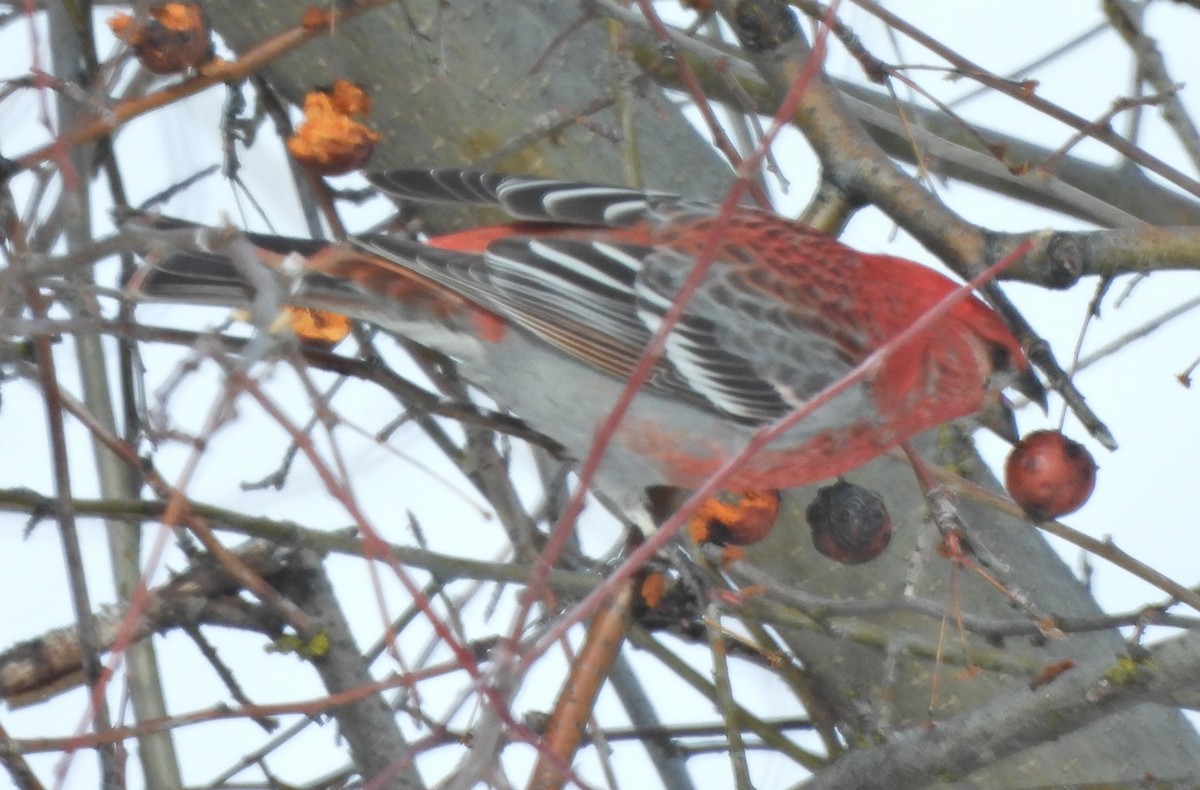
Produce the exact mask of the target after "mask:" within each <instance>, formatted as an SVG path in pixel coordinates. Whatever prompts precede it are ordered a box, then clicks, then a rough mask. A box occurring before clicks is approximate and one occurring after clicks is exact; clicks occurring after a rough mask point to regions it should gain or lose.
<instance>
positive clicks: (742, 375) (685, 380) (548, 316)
mask: <svg viewBox="0 0 1200 790" xmlns="http://www.w3.org/2000/svg"><path fill="white" fill-rule="evenodd" d="M368 179H369V180H370V181H371V183H372V184H374V185H375V186H376V187H378V188H379V189H381V190H382V191H383V192H385V193H387V194H389V195H391V196H393V197H395V198H400V199H404V200H418V201H449V202H460V203H475V204H491V205H494V206H497V207H498V208H500V209H503V210H504V211H505V212H507V213H508V214H509V215H510V216H511V217H512V218H513V219H514V221H513V222H511V223H509V224H504V225H497V226H490V227H482V228H475V229H472V230H467V231H464V232H461V233H454V234H450V235H446V236H439V237H435V238H430V239H428V240H426V241H424V242H419V241H412V240H409V239H405V238H399V237H396V236H388V235H364V236H358V237H355V238H353V239H351V240H350V241H349V242H346V243H343V244H324V243H318V242H313V241H308V240H305V241H299V240H287V239H280V238H278V237H263V236H254V235H251V236H250V237H249V238H250V240H251V242H253V243H255V244H256V245H257V246H258V254H259V257H260V258H261V259H262V260H263V261H264V262H266V263H269V264H274V265H276V266H277V267H278V264H279V262H280V260H281V259H282V253H283V252H285V251H287V250H299V251H300V252H302V253H303V254H304V255H305V256H306V258H307V260H306V262H305V274H304V275H303V277H302V279H301V280H300V282H299V283H298V284H297V287H296V288H295V289H294V291H293V296H292V297H291V300H292V301H293V302H294V303H295V304H297V305H300V306H305V307H314V308H319V309H324V310H330V311H336V312H341V313H345V314H347V315H349V316H352V317H354V318H358V319H362V320H366V321H369V322H372V323H374V324H377V325H379V326H381V327H383V328H385V329H387V330H390V331H394V332H396V333H398V334H400V335H403V336H405V337H407V338H410V339H411V340H414V341H416V342H418V343H421V344H425V345H428V346H430V347H432V348H435V349H437V350H440V351H442V352H444V353H446V354H448V355H450V356H451V357H454V358H455V359H457V360H458V361H459V362H460V363H461V366H462V371H463V374H464V376H465V377H466V378H467V379H468V380H470V381H472V382H473V383H474V384H476V385H477V386H479V387H480V388H481V389H482V390H483V391H485V392H487V393H488V394H489V395H490V396H491V397H493V398H494V399H495V400H496V401H497V402H498V403H500V404H502V405H503V406H505V407H506V408H509V409H511V410H512V411H513V412H514V413H515V414H517V415H518V416H519V417H521V418H522V419H524V420H525V421H526V422H527V423H529V424H530V425H531V426H532V427H534V428H536V429H537V430H539V431H541V432H543V433H545V434H546V435H548V436H550V437H552V438H553V439H555V440H557V441H558V442H559V443H561V444H562V445H563V446H564V447H566V448H567V450H568V451H569V452H570V453H572V454H573V455H574V457H576V458H583V457H584V456H585V455H586V454H587V453H588V451H589V448H590V447H591V445H592V442H593V440H594V438H595V437H594V433H595V429H596V426H597V424H598V423H599V422H600V421H601V420H602V419H603V418H604V417H605V416H606V415H607V414H608V413H609V411H610V410H611V407H612V405H613V403H614V402H615V401H616V400H617V397H618V394H619V393H620V392H621V389H622V388H623V387H624V385H625V380H626V378H627V376H628V375H629V373H630V371H631V370H632V368H633V366H634V365H635V363H636V361H637V360H638V358H639V356H640V355H641V353H642V351H643V349H644V348H645V346H646V344H647V342H648V341H649V340H650V338H651V336H652V334H653V332H654V331H655V329H656V328H657V327H658V326H659V324H660V322H661V320H662V318H663V315H664V313H665V312H666V311H667V309H668V308H669V306H670V305H671V304H672V301H673V299H674V298H675V294H676V293H677V291H678V290H679V288H680V285H681V284H682V283H683V281H684V279H685V278H686V277H687V276H688V273H689V272H690V271H691V270H692V267H693V264H694V263H695V262H696V260H697V259H698V258H699V257H700V256H701V255H702V253H704V252H705V249H704V248H705V246H706V245H712V246H715V250H712V249H710V250H708V252H709V254H710V255H712V260H713V263H712V266H711V268H709V270H708V271H707V273H706V275H705V277H704V279H703V281H702V283H701V285H700V286H699V289H698V290H697V291H696V293H695V295H694V296H693V298H692V299H691V300H690V302H689V303H688V304H687V307H686V309H685V311H684V313H683V317H682V319H681V320H680V321H679V322H678V324H677V325H676V326H675V327H674V329H673V330H672V331H671V333H670V335H669V336H668V340H667V344H666V349H665V353H664V354H663V357H662V358H661V359H660V360H659V362H658V363H657V366H656V367H655V369H654V372H653V374H652V375H651V377H650V379H649V380H648V381H647V382H646V383H645V385H644V386H643V387H642V389H641V390H640V392H639V394H638V396H637V397H636V399H635V400H634V402H633V405H632V407H631V408H630V410H629V412H628V413H627V414H626V416H625V418H624V420H623V421H622V422H621V424H620V427H619V428H618V430H617V432H616V434H615V436H614V437H613V440H612V442H611V443H610V445H609V447H608V449H607V452H606V455H605V457H604V460H603V462H602V463H601V465H600V467H599V471H598V474H597V478H596V480H595V486H596V487H597V488H598V489H599V490H600V491H601V492H602V493H603V494H605V495H606V496H607V497H608V498H609V499H610V500H613V501H614V504H616V505H617V506H619V507H621V508H623V509H625V510H626V512H629V510H630V509H631V508H640V507H641V506H642V505H643V504H644V495H645V491H646V489H647V487H648V486H653V485H671V486H680V487H695V486H697V485H699V484H700V483H701V482H702V481H703V480H704V479H705V478H706V476H708V475H709V474H710V473H711V472H712V471H714V470H715V469H717V468H718V467H719V466H720V465H721V464H722V463H723V462H724V461H725V460H727V459H728V458H730V457H731V456H732V455H733V454H735V453H737V452H738V451H739V450H740V449H741V448H742V447H744V445H745V444H746V441H747V439H748V438H749V436H750V435H751V433H752V432H753V431H754V430H755V429H757V428H759V427H760V426H762V425H764V424H766V423H769V422H771V421H773V420H775V419H777V418H779V417H781V416H783V415H785V414H787V413H789V412H790V411H792V410H794V409H795V408H797V407H799V406H801V405H803V404H804V403H805V401H806V400H808V399H810V398H812V397H813V396H814V395H816V394H817V393H819V392H821V391H822V390H823V389H825V388H826V387H828V386H829V385H831V384H833V383H834V382H836V381H838V379H839V378H841V377H842V376H844V375H845V374H846V373H847V372H849V371H850V370H851V369H853V368H854V367H855V366H856V365H857V364H858V363H859V362H861V361H862V360H863V359H864V358H865V357H866V356H867V355H868V354H870V353H871V352H872V351H873V350H874V349H876V348H878V347H879V346H880V345H881V344H883V343H884V342H885V341H887V340H888V339H890V338H891V337H893V336H895V335H896V334H897V333H899V332H901V331H902V330H903V329H905V328H906V327H908V326H909V325H911V324H912V323H913V322H914V321H915V320H916V319H917V318H918V317H919V316H921V315H922V314H923V313H924V312H926V311H928V310H929V309H930V308H932V307H933V306H934V305H936V304H937V303H938V302H939V301H940V300H941V299H943V298H944V297H945V296H946V295H947V294H949V293H950V292H951V291H953V290H954V289H955V287H956V285H955V284H954V283H953V282H951V281H950V280H949V279H947V278H945V277H943V276H942V275H940V274H938V273H936V272H934V271H932V270H930V269H928V268H925V267H923V266H920V265H919V264H916V263H912V262H910V261H907V260H903V259H899V258H892V257H886V256H882V255H868V254H863V253H860V252H857V251H855V250H853V249H851V248H849V247H847V246H845V245H843V244H841V243H840V242H838V241H836V240H835V239H833V238H831V237H829V236H827V235H824V234H822V233H820V232H818V231H815V230H813V229H810V228H806V227H800V226H797V225H795V224H793V223H791V222H789V221H788V220H785V219H783V218H781V217H778V216H775V215H773V214H770V213H766V212H762V211H758V210H755V209H751V208H738V209H737V210H736V211H735V212H734V213H733V215H732V218H731V219H730V220H729V221H728V224H727V225H725V226H724V227H723V229H721V230H720V232H719V233H717V234H716V235H714V234H713V233H712V232H711V231H712V227H713V224H714V222H715V221H716V216H717V213H718V210H717V207H716V206H715V205H713V204H710V203H702V202H695V201H690V200H685V199H682V198H679V197H676V196H674V195H669V194H662V193H657V192H641V191H636V190H630V189H623V188H618V187H608V186H596V185H591V184H578V183H567V182H562V181H553V180H546V179H539V178H522V177H515V176H507V175H500V174H494V173H481V172H463V171H453V170H435V171H407V170H405V171H396V172H386V173H373V174H368ZM142 289H143V291H144V292H145V293H146V294H148V295H150V296H153V297H160V298H169V299H179V300H187V301H192V302H196V301H203V302H214V303H221V304H235V303H238V302H244V301H245V300H246V299H247V296H248V293H247V289H246V286H244V285H243V284H242V280H241V278H239V277H238V275H237V270H236V269H235V268H234V267H232V266H231V265H230V263H229V261H228V260H222V259H220V258H218V257H215V256H208V255H202V254H201V255H197V254H191V255H186V254H182V255H176V256H173V257H170V258H168V259H167V260H165V261H163V262H162V263H161V264H159V265H158V266H157V267H156V268H155V270H154V271H153V272H151V273H149V274H148V275H147V277H146V280H145V281H144V283H143V285H142ZM1006 383H1012V384H1016V385H1017V386H1019V387H1020V388H1021V389H1022V390H1023V391H1026V392H1027V393H1029V394H1031V395H1032V396H1033V397H1034V398H1039V395H1040V396H1041V397H1043V398H1044V393H1043V392H1042V391H1041V387H1040V385H1039V384H1038V383H1037V380H1036V378H1035V377H1034V376H1033V375H1032V374H1031V373H1030V370H1029V365H1028V362H1027V361H1026V359H1025V356H1024V355H1023V353H1022V351H1021V347H1020V344H1019V343H1018V342H1017V340H1016V339H1015V338H1014V337H1013V335H1012V334H1011V333H1010V332H1009V330H1008V329H1007V327H1006V326H1005V325H1004V323H1003V322H1002V321H1001V320H1000V318H999V317H998V316H997V315H996V314H995V313H994V312H992V311H991V310H990V309H989V308H988V307H986V306H985V305H984V304H983V303H982V302H980V301H979V300H977V299H975V298H973V297H972V298H969V299H967V300H965V301H963V302H960V303H959V304H957V305H956V306H955V307H954V308H953V309H952V310H950V311H949V313H947V314H946V315H945V316H944V317H943V318H942V319H941V320H940V321H939V322H938V323H937V324H935V325H934V328H933V329H932V330H931V331H929V332H927V333H924V334H923V335H921V336H920V337H918V338H917V339H915V340H913V341H912V342H909V343H908V344H907V345H904V346H902V347H900V348H899V349H898V350H897V352H896V353H895V354H893V355H892V356H890V357H889V358H888V359H887V360H886V361H885V362H884V363H883V364H882V365H881V366H880V367H878V368H877V369H876V370H875V372H874V373H873V374H872V375H870V377H869V378H867V379H866V380H865V381H863V382H862V383H860V384H858V385H857V386H854V387H852V388H850V389H849V390H847V391H846V392H844V393H843V394H841V395H839V396H837V397H836V398H834V399H833V400H831V401H830V402H829V403H827V404H826V405H824V406H823V407H821V408H819V409H817V410H816V411H815V412H814V413H813V414H812V415H811V416H809V417H808V418H807V419H805V420H803V421H802V422H800V423H799V424H797V425H796V426H795V427H794V428H792V429H791V430H789V431H788V432H786V433H785V434H783V435H782V436H780V437H779V438H778V439H776V440H775V441H774V442H773V443H771V444H770V445H769V446H767V447H766V448H765V449H764V450H763V451H762V452H760V453H758V454H757V455H756V456H754V457H753V458H752V459H751V460H750V461H749V462H748V463H747V464H745V465H744V466H743V467H742V468H741V469H740V470H739V471H738V472H737V473H736V474H735V475H734V477H733V478H732V479H731V480H728V481H727V484H728V485H729V486H730V487H741V488H756V489H762V488H766V489H779V488H791V487H796V486H801V485H806V484H809V483H814V482H816V481H819V480H822V479H825V478H831V477H835V476H837V475H840V474H842V473H844V472H847V471H849V470H851V469H854V468H855V467H857V466H860V465H862V464H864V463H866V462H867V461H869V460H871V459H872V458H874V457H876V456H878V455H880V454H881V453H883V452H885V451H886V450H888V449H890V448H892V447H894V446H896V445H897V444H899V443H901V442H903V441H906V440H908V439H911V438H912V437H913V436H915V435H916V434H917V433H919V432H920V431H922V430H925V429H927V428H930V427H932V426H935V425H938V424H940V423H943V422H946V421H948V420H951V419H954V418H957V417H962V416H964V415H968V414H972V413H975V412H977V411H979V410H980V409H981V408H984V407H985V406H987V405H989V404H993V405H994V404H998V403H999V402H1000V397H999V393H998V390H999V388H1000V387H1001V386H1003V385H1005V384H1006Z"/></svg>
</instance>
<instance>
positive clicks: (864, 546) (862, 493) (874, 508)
mask: <svg viewBox="0 0 1200 790" xmlns="http://www.w3.org/2000/svg"><path fill="white" fill-rule="evenodd" d="M805 516H806V517H807V518H808V526H809V527H810V528H811V529H812V539H813V545H814V546H816V548H817V551H819V552H821V553H822V554H824V555H825V556H826V557H828V558H829V559H831V560H836V561H838V562H840V563H842V564H843V565H861V564H862V563H864V562H870V561H871V560H873V559H875V558H876V557H878V556H879V555H880V554H883V552H884V550H886V549H887V547H888V543H890V542H891V539H892V521H891V519H890V518H889V517H888V513H887V508H886V507H885V506H884V504H883V499H881V498H880V497H879V495H878V494H876V493H875V492H874V491H869V490H867V489H866V488H863V487H862V486H860V485H855V484H854V483H848V482H846V481H845V480H839V481H838V482H836V483H834V484H833V485H831V486H824V487H822V488H821V490H819V491H818V492H817V498H816V499H814V500H813V501H812V503H811V504H809V506H808V510H807V511H806V512H805Z"/></svg>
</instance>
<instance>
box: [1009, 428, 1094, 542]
mask: <svg viewBox="0 0 1200 790" xmlns="http://www.w3.org/2000/svg"><path fill="white" fill-rule="evenodd" d="M1004 487H1005V488H1007V489H1008V494H1009V496H1011V497H1012V498H1013V499H1014V500H1015V501H1016V503H1017V504H1018V505H1020V506H1021V507H1022V508H1024V509H1025V512H1026V513H1028V514H1029V516H1030V518H1033V519H1034V520H1035V521H1045V520H1047V519H1051V518H1058V517H1059V516H1065V515H1066V514H1068V513H1074V512H1075V511H1076V510H1078V509H1079V508H1080V507H1082V506H1083V503H1084V502H1087V500H1088V497H1090V496H1091V495H1092V489H1093V488H1095V487H1096V462H1095V461H1093V460H1092V454H1091V453H1089V452H1088V451H1087V448H1086V447H1084V446H1083V445H1082V444H1080V443H1079V442H1076V441H1072V440H1071V439H1068V438H1067V437H1065V436H1063V435H1062V434H1061V433H1059V432H1058V431H1034V432H1033V433H1031V434H1029V435H1028V436H1026V437H1025V438H1024V439H1022V440H1021V441H1020V442H1018V443H1017V446H1016V447H1014V448H1013V451H1012V453H1011V454H1010V455H1009V456H1008V461H1007V462H1006V463H1005V464H1004Z"/></svg>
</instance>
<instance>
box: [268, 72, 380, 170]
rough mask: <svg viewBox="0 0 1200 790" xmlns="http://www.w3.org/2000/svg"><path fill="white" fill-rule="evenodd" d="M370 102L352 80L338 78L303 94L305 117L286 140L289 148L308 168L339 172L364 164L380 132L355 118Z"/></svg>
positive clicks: (366, 108) (364, 110) (366, 110)
mask: <svg viewBox="0 0 1200 790" xmlns="http://www.w3.org/2000/svg"><path fill="white" fill-rule="evenodd" d="M370 109H371V102H370V100H369V99H368V98H367V96H366V94H365V93H363V91H362V89H361V88H359V87H358V86H357V85H355V84H354V83H352V82H348V81H346V80H338V81H337V82H336V83H334V85H333V87H332V88H330V89H328V90H315V91H311V92H310V93H309V94H308V95H307V96H305V97H304V120H303V121H301V123H300V125H299V126H297V127H296V133H295V134H294V135H292V137H291V138H290V139H288V141H287V148H288V151H289V152H290V153H291V154H292V156H293V157H295V159H296V161H297V162H299V163H300V164H301V165H302V166H303V167H304V168H306V169H307V170H309V171H311V172H314V173H317V174H319V175H324V176H334V175H341V174H342V173H348V172H350V171H351V170H357V169H358V168H360V167H362V166H363V165H365V164H366V163H367V160H369V159H370V158H371V154H372V152H373V151H374V150H375V143H376V141H377V140H379V133H378V132H376V131H374V130H373V129H371V128H370V127H369V126H367V125H366V124H364V123H362V122H361V121H359V120H357V118H356V116H361V115H364V114H366V113H367V112H369V111H370Z"/></svg>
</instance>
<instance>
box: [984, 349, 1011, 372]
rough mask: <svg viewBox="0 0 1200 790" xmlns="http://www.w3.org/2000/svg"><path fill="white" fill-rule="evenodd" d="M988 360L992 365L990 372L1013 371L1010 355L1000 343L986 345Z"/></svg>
mask: <svg viewBox="0 0 1200 790" xmlns="http://www.w3.org/2000/svg"><path fill="white" fill-rule="evenodd" d="M988 359H989V361H990V362H991V363H992V370H993V371H995V372H997V373H1003V372H1006V371H1010V370H1012V369H1013V358H1012V353H1011V352H1010V351H1009V350H1008V348H1007V347H1006V346H1004V345H1003V344H1001V343H989V344H988Z"/></svg>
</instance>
